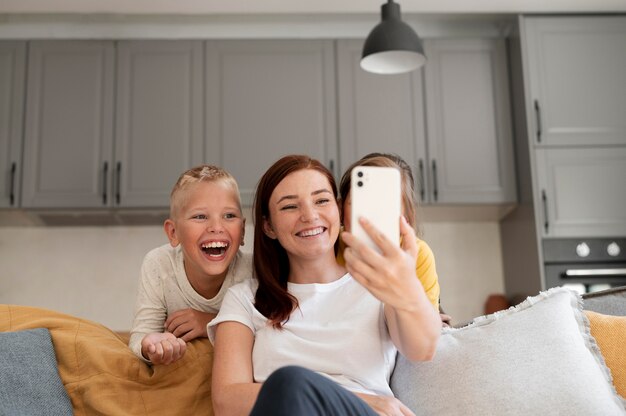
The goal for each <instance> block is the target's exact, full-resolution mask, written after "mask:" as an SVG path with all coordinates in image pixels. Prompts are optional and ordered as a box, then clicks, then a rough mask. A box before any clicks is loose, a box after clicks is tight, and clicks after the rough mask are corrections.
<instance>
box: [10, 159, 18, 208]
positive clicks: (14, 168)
mask: <svg viewBox="0 0 626 416" xmlns="http://www.w3.org/2000/svg"><path fill="white" fill-rule="evenodd" d="M16 171H17V164H16V163H15V162H13V163H11V188H10V189H11V190H10V191H9V203H10V204H11V206H13V205H14V204H15V172H16Z"/></svg>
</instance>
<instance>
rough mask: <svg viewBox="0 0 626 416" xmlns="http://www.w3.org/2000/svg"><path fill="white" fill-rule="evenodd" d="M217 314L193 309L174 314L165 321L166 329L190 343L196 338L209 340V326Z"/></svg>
mask: <svg viewBox="0 0 626 416" xmlns="http://www.w3.org/2000/svg"><path fill="white" fill-rule="evenodd" d="M215 315H216V314H215V313H210V312H201V311H198V310H195V309H192V308H187V309H181V310H179V311H176V312H174V313H172V314H171V315H170V316H168V317H167V320H166V321H165V329H166V330H167V331H168V332H171V333H172V334H174V335H175V336H177V337H179V338H182V340H183V341H185V342H189V341H191V340H192V339H196V338H207V337H208V335H207V324H208V323H209V322H211V321H212V320H213V318H215Z"/></svg>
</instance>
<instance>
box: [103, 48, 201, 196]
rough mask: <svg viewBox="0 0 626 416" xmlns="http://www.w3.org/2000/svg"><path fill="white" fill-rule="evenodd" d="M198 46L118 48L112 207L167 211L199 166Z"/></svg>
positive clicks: (199, 88) (199, 103) (199, 75)
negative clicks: (181, 180)
mask: <svg viewBox="0 0 626 416" xmlns="http://www.w3.org/2000/svg"><path fill="white" fill-rule="evenodd" d="M202 53H203V51H202V42H201V41H122V42H119V44H118V54H117V57H118V61H117V74H118V82H117V106H116V110H117V113H116V120H115V124H116V140H115V156H116V157H115V163H114V167H113V168H114V170H115V174H114V176H113V181H114V190H115V191H114V205H115V206H123V207H168V206H169V195H170V192H171V190H172V186H173V185H174V182H176V178H178V176H179V175H180V174H181V173H182V172H183V171H185V170H186V169H189V168H191V167H193V166H195V165H197V164H200V163H202V152H203V147H202V145H203V138H202V129H203V120H202V117H203V107H202V85H203V84H202V65H203V63H202Z"/></svg>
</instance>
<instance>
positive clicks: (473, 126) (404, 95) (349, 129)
mask: <svg viewBox="0 0 626 416" xmlns="http://www.w3.org/2000/svg"><path fill="white" fill-rule="evenodd" d="M424 46H425V51H426V56H427V62H426V66H425V69H423V70H421V71H416V72H413V73H411V74H404V75H395V76H381V75H372V74H367V73H365V72H364V71H363V70H361V69H360V67H359V59H360V51H361V48H362V42H361V41H352V40H341V41H339V42H338V53H337V54H338V79H339V99H338V101H339V131H340V144H341V161H342V164H341V166H342V169H345V168H346V167H347V166H348V165H349V164H350V163H351V162H352V161H354V160H356V159H357V158H359V157H361V156H363V155H364V154H366V153H369V152H372V151H382V152H393V153H398V154H399V155H401V156H402V157H403V158H404V159H405V160H406V161H407V162H408V163H410V164H411V165H412V166H413V168H414V174H415V177H416V178H415V179H416V182H418V183H417V189H418V193H419V194H420V195H419V196H420V197H421V200H422V202H424V203H426V204H435V203H444V204H492V203H509V202H514V201H515V199H516V188H515V171H514V164H513V150H512V149H513V140H512V136H511V120H510V106H509V95H508V78H507V66H506V50H505V45H504V41H503V40H499V39H494V40H491V39H471V40H465V39H463V40H461V39H446V40H426V41H425V42H424Z"/></svg>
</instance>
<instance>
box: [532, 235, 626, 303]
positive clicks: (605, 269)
mask: <svg viewBox="0 0 626 416" xmlns="http://www.w3.org/2000/svg"><path fill="white" fill-rule="evenodd" d="M543 260H544V271H545V280H546V282H545V283H546V285H545V286H546V288H551V287H555V286H564V285H566V286H568V287H572V288H573V289H576V290H578V291H579V292H581V293H589V292H595V291H598V290H603V289H608V288H611V287H616V286H624V285H626V238H567V239H549V240H548V239H546V240H543Z"/></svg>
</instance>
